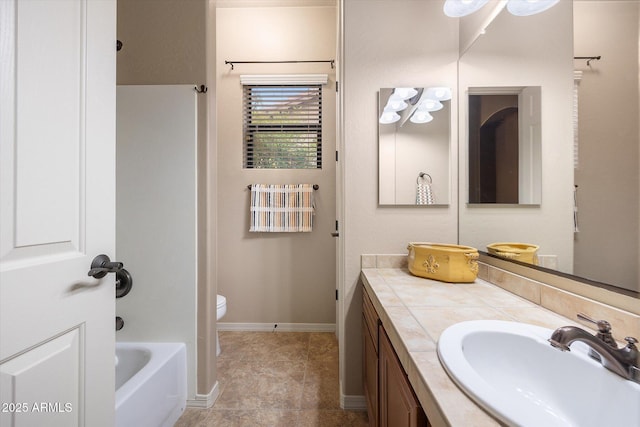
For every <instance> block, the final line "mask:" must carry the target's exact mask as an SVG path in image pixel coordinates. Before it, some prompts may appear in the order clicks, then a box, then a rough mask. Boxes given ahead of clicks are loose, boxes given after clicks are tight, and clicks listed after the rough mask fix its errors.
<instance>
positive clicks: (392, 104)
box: [384, 97, 409, 112]
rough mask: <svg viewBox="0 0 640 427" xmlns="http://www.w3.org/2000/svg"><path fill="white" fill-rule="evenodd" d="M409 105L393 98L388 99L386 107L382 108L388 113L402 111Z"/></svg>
mask: <svg viewBox="0 0 640 427" xmlns="http://www.w3.org/2000/svg"><path fill="white" fill-rule="evenodd" d="M408 106H409V104H407V103H406V102H404V100H402V99H394V98H393V97H391V98H389V101H388V102H387V105H385V107H384V111H385V112H389V111H402V110H404V109H405V108H407V107H408Z"/></svg>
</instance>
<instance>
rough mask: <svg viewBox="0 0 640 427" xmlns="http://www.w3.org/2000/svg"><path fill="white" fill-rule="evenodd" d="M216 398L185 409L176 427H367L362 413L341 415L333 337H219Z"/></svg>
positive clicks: (293, 334) (282, 334)
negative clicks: (206, 406)
mask: <svg viewBox="0 0 640 427" xmlns="http://www.w3.org/2000/svg"><path fill="white" fill-rule="evenodd" d="M219 336H220V346H221V347H222V353H221V354H220V356H219V357H218V382H219V387H220V395H219V396H218V399H217V401H216V402H215V404H214V405H213V407H212V408H210V409H195V408H187V410H186V411H185V412H184V414H183V415H182V417H180V419H179V420H178V422H177V423H176V425H175V427H196V426H197V427H213V426H215V427H227V426H229V427H231V426H233V427H244V426H247V427H249V426H250V427H261V426H265V427H266V426H268V427H276V426H282V427H307V426H314V427H349V426H353V427H367V426H368V421H367V415H366V412H358V411H344V410H342V409H340V392H339V382H338V342H337V340H336V337H335V334H333V333H315V332H236V331H220V333H219Z"/></svg>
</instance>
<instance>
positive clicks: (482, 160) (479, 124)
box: [467, 86, 542, 205]
mask: <svg viewBox="0 0 640 427" xmlns="http://www.w3.org/2000/svg"><path fill="white" fill-rule="evenodd" d="M540 93H541V90H540V87H539V86H535V87H514V88H508V87H501V88H495V87H494V88H475V87H472V88H469V90H468V94H469V95H468V96H469V99H468V106H469V111H468V117H469V129H468V133H467V134H468V138H467V139H468V153H469V174H468V175H469V200H468V202H469V203H494V204H516V205H517V204H522V205H536V204H540V199H541V195H540V192H541V190H540V188H541V179H542V177H541V170H542V165H541V158H540V153H541V151H540V150H541V145H540V142H541V141H540Z"/></svg>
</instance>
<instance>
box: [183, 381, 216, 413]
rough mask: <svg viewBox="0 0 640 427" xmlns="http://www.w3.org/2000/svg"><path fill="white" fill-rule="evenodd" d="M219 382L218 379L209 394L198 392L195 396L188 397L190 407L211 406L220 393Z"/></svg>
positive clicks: (205, 407)
mask: <svg viewBox="0 0 640 427" xmlns="http://www.w3.org/2000/svg"><path fill="white" fill-rule="evenodd" d="M218 384H219V383H218V381H216V383H215V384H214V385H213V387H212V388H211V391H210V392H209V393H208V394H196V397H195V398H193V399H187V406H188V407H189V408H202V409H207V408H211V407H212V406H213V404H214V403H215V402H216V400H218V396H219V395H220V388H219V387H218Z"/></svg>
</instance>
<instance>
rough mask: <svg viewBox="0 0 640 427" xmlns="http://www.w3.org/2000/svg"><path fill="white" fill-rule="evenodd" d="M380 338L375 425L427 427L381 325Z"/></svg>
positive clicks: (424, 417) (384, 426) (386, 426)
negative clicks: (376, 417) (377, 415)
mask: <svg viewBox="0 0 640 427" xmlns="http://www.w3.org/2000/svg"><path fill="white" fill-rule="evenodd" d="M379 336H380V341H379V347H378V348H379V352H378V356H379V361H378V363H379V371H378V378H379V402H378V403H379V408H380V411H379V423H378V425H379V426H380V427H424V426H427V425H428V423H427V417H426V416H425V413H424V411H423V410H422V407H421V406H420V402H418V398H417V397H416V395H415V394H414V392H413V388H411V384H409V379H408V378H407V375H406V374H405V372H404V370H403V369H402V365H401V364H400V360H399V359H398V356H397V355H396V353H395V351H394V350H393V346H392V345H391V341H389V337H388V336H387V334H386V332H385V330H384V328H383V327H382V325H380V334H379Z"/></svg>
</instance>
